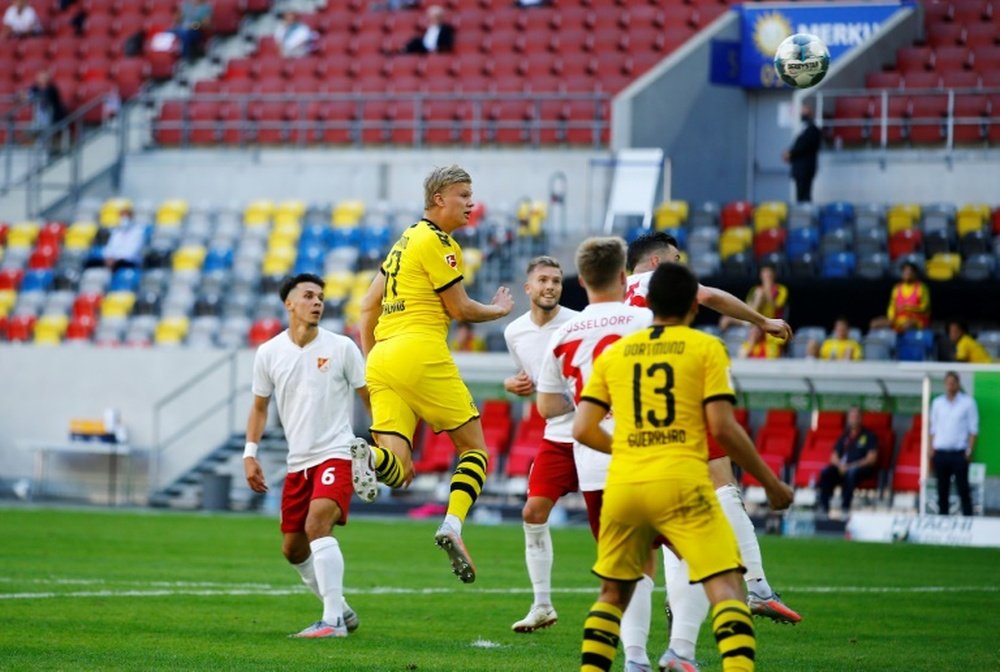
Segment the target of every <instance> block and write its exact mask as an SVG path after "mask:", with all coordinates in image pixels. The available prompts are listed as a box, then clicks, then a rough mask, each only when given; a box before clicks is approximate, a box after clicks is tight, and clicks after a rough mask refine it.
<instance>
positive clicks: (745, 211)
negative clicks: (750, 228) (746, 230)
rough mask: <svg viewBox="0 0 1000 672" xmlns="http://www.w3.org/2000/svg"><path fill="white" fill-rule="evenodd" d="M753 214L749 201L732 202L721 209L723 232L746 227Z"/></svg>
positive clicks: (751, 204)
mask: <svg viewBox="0 0 1000 672" xmlns="http://www.w3.org/2000/svg"><path fill="white" fill-rule="evenodd" d="M752 213H753V203H751V202H749V201H733V202H732V203H727V204H726V205H725V206H723V208H722V212H721V215H720V217H721V223H722V228H723V230H727V229H731V228H735V227H740V228H742V227H746V226H747V225H748V224H749V223H750V217H751V215H752Z"/></svg>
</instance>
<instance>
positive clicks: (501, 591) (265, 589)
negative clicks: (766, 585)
mask: <svg viewBox="0 0 1000 672" xmlns="http://www.w3.org/2000/svg"><path fill="white" fill-rule="evenodd" d="M44 581H45V580H44V579H37V580H36V582H38V583H43V582H44ZM51 581H52V582H53V583H55V582H60V581H64V580H61V579H53V580H51ZM136 583H138V582H136ZM159 584H165V585H166V586H167V587H163V588H157V589H155V590H137V589H129V590H114V589H106V590H81V591H69V592H53V591H46V592H20V593H0V600H38V599H52V598H60V597H62V598H67V597H73V598H88V597H173V596H181V595H186V596H195V597H219V596H221V597H226V596H230V597H242V596H260V597H283V596H287V595H298V594H303V593H306V592H307V591H306V589H305V587H288V586H286V587H278V586H270V585H267V584H212V585H219V586H222V587H220V588H198V587H195V585H191V584H187V583H185V582H178V583H175V584H172V585H173V586H174V587H172V588H171V587H169V586H170V585H171V584H170V583H169V582H159ZM144 585H154V584H152V583H146V584H144ZM196 585H197V584H196ZM784 590H785V592H786V594H790V593H819V594H835V593H854V594H858V593H870V594H885V593H996V592H1000V586H799V587H795V586H789V587H786V588H785V589H784ZM344 592H345V593H346V594H347V595H443V594H448V595H450V594H459V593H465V594H477V593H478V594H488V595H527V594H531V592H532V591H531V589H530V588H482V589H478V590H477V589H464V590H463V589H457V588H402V587H392V586H382V587H375V588H353V589H352V588H347V589H346V590H345V591H344ZM552 592H553V593H559V594H596V593H597V587H596V586H588V587H576V588H553V589H552Z"/></svg>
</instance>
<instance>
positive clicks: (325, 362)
mask: <svg viewBox="0 0 1000 672" xmlns="http://www.w3.org/2000/svg"><path fill="white" fill-rule="evenodd" d="M316 368H317V369H319V370H320V371H322V372H323V373H326V372H327V371H329V370H330V358H329V357H317V358H316Z"/></svg>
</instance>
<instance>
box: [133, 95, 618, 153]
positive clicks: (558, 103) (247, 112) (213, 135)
mask: <svg viewBox="0 0 1000 672" xmlns="http://www.w3.org/2000/svg"><path fill="white" fill-rule="evenodd" d="M610 100H611V96H610V94H608V93H603V92H592V93H565V94H541V93H539V94H534V93H532V94H523V93H494V94H474V95H469V94H459V93H446V94H440V93H434V94H428V93H407V94H392V93H365V94H320V93H317V94H196V95H194V96H192V97H190V98H186V99H175V100H164V101H156V100H153V99H151V98H147V99H146V100H145V102H146V103H147V104H148V105H149V106H150V107H155V106H156V105H157V104H158V103H163V104H164V105H167V104H171V103H177V104H179V105H180V118H179V119H178V118H162V116H157V117H156V118H154V119H153V120H152V122H151V125H152V129H151V130H152V136H153V141H154V142H156V143H158V144H163V145H180V146H188V145H191V144H201V145H205V144H209V145H211V144H236V145H247V144H290V145H298V146H302V145H306V144H317V143H323V142H332V143H334V144H351V145H355V146H361V145H364V144H395V145H412V146H414V147H421V146H423V145H425V144H446V143H448V142H462V143H463V144H466V145H470V146H472V147H480V146H482V145H483V144H492V143H494V142H497V141H498V137H499V136H500V135H501V134H506V135H509V134H510V133H512V132H513V133H516V134H517V137H516V138H514V139H512V140H511V139H506V140H504V141H505V142H511V143H514V144H524V145H528V146H532V147H538V146H539V145H541V144H543V143H545V144H551V143H553V142H554V143H560V142H574V143H576V144H587V145H591V146H593V147H601V146H603V145H605V144H606V143H607V133H608V129H609V120H608V118H607V110H608V109H609V105H610ZM212 103H216V104H219V105H220V108H219V112H221V114H217V115H216V116H215V117H213V118H209V119H196V118H193V116H192V108H193V107H196V106H198V105H201V104H206V105H207V104H212ZM448 104H452V105H455V106H456V107H455V108H452V109H455V110H459V113H458V114H452V115H448V114H441V113H438V114H437V115H435V112H437V109H436V108H437V107H438V106H444V105H448ZM519 105H523V108H520V109H518V110H515V112H514V114H510V113H508V114H502V113H501V112H500V111H499V110H496V109H494V108H495V107H496V106H499V107H501V108H502V107H503V106H508V110H509V108H510V107H514V106H519ZM574 106H575V111H576V113H577V114H578V115H581V116H579V117H577V118H574V117H573V113H572V112H570V110H569V109H568V108H570V107H574ZM581 108H586V111H587V114H586V116H582V112H581ZM175 109H176V108H175ZM373 110H374V111H373ZM172 116H173V115H172ZM518 116H520V118H516V117H518ZM435 132H436V133H435ZM583 137H585V138H586V140H585V141H583V142H581V141H580V139H579V138H583ZM168 138H169V139H168ZM435 138H437V139H435ZM441 138H445V139H441Z"/></svg>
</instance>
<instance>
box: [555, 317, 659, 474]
mask: <svg viewBox="0 0 1000 672" xmlns="http://www.w3.org/2000/svg"><path fill="white" fill-rule="evenodd" d="M652 322H653V315H652V313H650V312H649V310H647V309H645V308H635V307H633V306H626V305H624V304H621V303H616V302H603V303H592V304H590V305H589V306H587V307H586V308H584V309H583V311H582V312H581V313H580V314H579V315H577V316H576V317H574V318H573V319H572V320H570V321H568V322H566V323H565V324H564V325H563V326H561V327H560V328H559V330H558V331H556V333H555V334H554V335H553V336H552V340H550V341H549V344H548V346H547V347H546V351H545V358H544V359H543V361H542V372H541V374H539V376H538V383H537V385H536V388H537V389H538V391H539V392H548V393H553V394H565V395H567V396H569V397H571V398H572V399H573V403H579V401H580V393H581V392H583V387H584V385H585V384H586V382H587V381H588V380H589V379H590V374H591V371H593V368H594V360H595V359H597V356H598V355H599V354H601V353H602V352H603V351H604V349H605V348H607V347H608V346H609V345H611V344H612V343H614V342H615V341H617V340H618V339H619V338H621V337H622V336H625V335H627V334H631V333H632V332H634V331H638V330H640V329H644V328H646V327H648V326H649V325H650V324H652ZM602 426H604V428H605V429H606V430H608V431H609V432H610V431H611V429H612V426H611V421H610V420H605V423H604V424H603V425H602ZM573 458H574V461H575V463H576V475H577V479H578V480H579V482H580V490H582V491H590V490H601V489H603V488H604V481H605V480H606V478H607V475H608V464H610V462H611V456H610V455H607V454H605V453H600V452H598V451H596V450H593V449H591V448H588V447H586V446H583V445H580V444H578V443H574V445H573Z"/></svg>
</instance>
